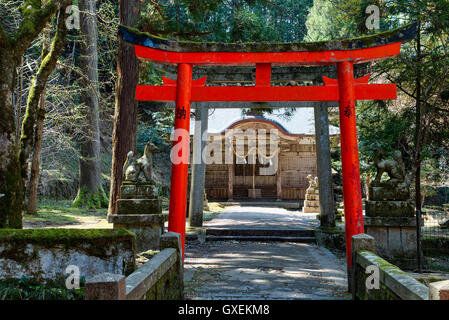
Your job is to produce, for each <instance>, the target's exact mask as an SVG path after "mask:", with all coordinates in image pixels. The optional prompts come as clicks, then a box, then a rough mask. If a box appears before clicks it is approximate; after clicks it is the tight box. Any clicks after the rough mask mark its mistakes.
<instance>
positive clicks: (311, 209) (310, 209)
mask: <svg viewBox="0 0 449 320" xmlns="http://www.w3.org/2000/svg"><path fill="white" fill-rule="evenodd" d="M302 212H304V213H320V207H307V206H305V205H304V207H303V208H302Z"/></svg>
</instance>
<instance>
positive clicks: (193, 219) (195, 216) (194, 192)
mask: <svg viewBox="0 0 449 320" xmlns="http://www.w3.org/2000/svg"><path fill="white" fill-rule="evenodd" d="M195 114H196V117H195V134H194V136H193V164H192V165H191V168H192V174H191V176H190V201H189V202H190V203H189V224H190V226H193V227H202V226H203V208H204V185H205V180H206V164H205V163H204V162H203V157H202V154H203V150H204V149H205V148H206V143H207V141H203V139H202V138H203V137H204V136H205V134H206V133H207V125H208V116H209V114H208V108H207V106H206V105H204V104H200V103H197V104H196V109H195Z"/></svg>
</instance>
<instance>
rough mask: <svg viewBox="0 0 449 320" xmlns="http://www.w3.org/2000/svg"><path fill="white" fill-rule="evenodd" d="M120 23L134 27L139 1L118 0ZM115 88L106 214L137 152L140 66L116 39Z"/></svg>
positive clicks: (130, 47)
mask: <svg viewBox="0 0 449 320" xmlns="http://www.w3.org/2000/svg"><path fill="white" fill-rule="evenodd" d="M119 4H120V24H122V25H126V26H131V27H133V26H135V25H136V24H137V22H138V20H139V17H140V6H141V4H140V1H139V0H120V2H119ZM118 43H119V45H118V55H117V88H116V93H115V94H116V96H115V111H114V130H113V133H112V169H111V189H110V193H109V209H108V214H109V215H110V214H115V212H116V203H117V199H118V197H119V189H120V184H121V182H122V175H123V165H124V163H125V159H126V155H127V154H128V152H129V151H130V150H134V151H135V149H136V130H137V105H138V104H137V101H136V99H135V91H136V85H137V83H138V80H139V63H138V60H137V58H136V54H135V51H134V46H133V45H131V44H128V43H126V42H125V41H123V40H122V39H120V38H119V40H118Z"/></svg>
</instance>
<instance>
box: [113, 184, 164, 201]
mask: <svg viewBox="0 0 449 320" xmlns="http://www.w3.org/2000/svg"><path fill="white" fill-rule="evenodd" d="M157 197H158V187H157V186H156V185H155V184H154V183H132V182H127V181H125V182H123V183H122V185H121V186H120V199H154V198H157Z"/></svg>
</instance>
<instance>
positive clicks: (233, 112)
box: [190, 108, 339, 134]
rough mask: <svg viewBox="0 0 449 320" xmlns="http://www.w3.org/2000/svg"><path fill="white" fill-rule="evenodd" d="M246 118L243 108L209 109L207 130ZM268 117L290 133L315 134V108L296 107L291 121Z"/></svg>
mask: <svg viewBox="0 0 449 320" xmlns="http://www.w3.org/2000/svg"><path fill="white" fill-rule="evenodd" d="M213 110H214V111H213ZM281 110H282V109H279V111H277V112H275V114H276V113H280V112H281ZM245 118H248V117H242V114H241V109H211V110H209V125H208V128H207V129H208V130H207V131H208V132H209V133H218V132H222V131H224V130H225V129H226V128H227V127H229V126H230V125H231V124H232V123H234V122H236V121H238V120H241V119H245ZM266 118H267V119H273V120H275V121H277V122H278V123H280V124H281V125H282V126H283V127H284V128H285V129H287V131H288V132H290V133H294V134H315V124H314V116H313V108H298V109H296V112H295V113H294V115H293V117H292V118H291V119H290V120H289V121H287V120H285V119H283V118H280V117H278V116H276V115H274V114H273V115H270V116H267V117H266ZM190 130H191V134H193V133H194V131H195V125H194V119H192V120H191V124H190ZM329 132H330V134H336V133H339V130H338V128H337V127H334V126H330V127H329Z"/></svg>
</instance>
